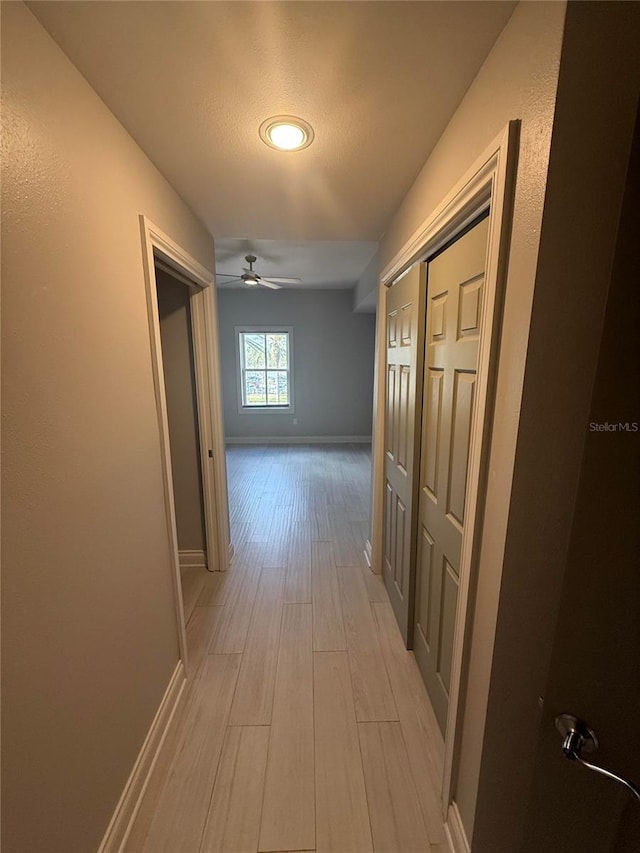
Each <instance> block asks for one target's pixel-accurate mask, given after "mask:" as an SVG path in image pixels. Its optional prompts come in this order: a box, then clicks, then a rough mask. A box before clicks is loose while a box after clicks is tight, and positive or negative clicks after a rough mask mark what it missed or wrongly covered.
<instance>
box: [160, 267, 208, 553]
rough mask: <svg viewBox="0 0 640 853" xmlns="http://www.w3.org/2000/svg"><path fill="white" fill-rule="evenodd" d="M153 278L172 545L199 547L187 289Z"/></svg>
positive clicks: (202, 536) (165, 276)
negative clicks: (166, 426) (174, 541)
mask: <svg viewBox="0 0 640 853" xmlns="http://www.w3.org/2000/svg"><path fill="white" fill-rule="evenodd" d="M156 282H157V285H158V311H159V314H160V337H161V339H162V366H163V368H164V386H165V391H166V395H167V419H168V421H169V444H170V449H171V473H172V476H173V494H174V498H175V506H176V525H177V528H178V548H179V549H180V550H181V551H185V550H187V551H204V550H205V549H206V544H205V543H206V538H205V532H204V509H203V504H202V471H201V465H200V447H199V437H198V409H197V406H198V403H197V397H196V386H195V371H194V361H193V346H192V343H191V311H190V308H189V288H188V287H187V286H186V285H185V284H181V283H180V282H179V281H176V280H175V279H174V278H172V277H171V276H170V275H168V274H167V273H166V272H163V271H162V270H158V269H156Z"/></svg>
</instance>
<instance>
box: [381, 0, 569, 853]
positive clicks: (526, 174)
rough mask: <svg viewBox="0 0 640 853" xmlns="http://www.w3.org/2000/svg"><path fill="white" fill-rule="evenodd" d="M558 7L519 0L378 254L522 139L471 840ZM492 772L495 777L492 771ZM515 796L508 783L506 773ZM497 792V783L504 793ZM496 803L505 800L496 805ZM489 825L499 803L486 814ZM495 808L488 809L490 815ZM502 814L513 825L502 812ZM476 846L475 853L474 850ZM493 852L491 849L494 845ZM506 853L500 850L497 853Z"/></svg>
mask: <svg viewBox="0 0 640 853" xmlns="http://www.w3.org/2000/svg"><path fill="white" fill-rule="evenodd" d="M565 8H566V7H565V4H564V3H560V2H558V3H554V2H551V3H544V2H543V3H520V4H519V5H518V6H517V7H516V9H515V11H514V13H513V15H512V16H511V18H510V20H509V22H508V23H507V25H506V27H505V28H504V30H503V31H502V33H501V35H500V36H499V38H498V39H497V41H496V43H495V45H494V47H493V49H492V50H491V52H490V54H489V55H488V57H487V59H486V60H485V62H484V64H483V66H482V68H481V69H480V71H479V72H478V75H477V77H476V79H475V80H474V81H473V83H472V85H471V86H470V88H469V90H468V91H467V93H466V95H465V97H464V99H463V100H462V102H461V104H460V106H459V107H458V109H457V111H456V112H455V114H454V115H453V117H452V119H451V121H450V122H449V125H448V126H447V128H446V130H445V132H444V133H443V135H442V136H441V138H440V140H439V141H438V144H437V145H436V147H435V148H434V150H433V152H432V154H431V155H430V157H429V159H428V160H427V162H426V163H425V165H424V167H423V169H422V171H421V172H420V174H419V175H418V177H417V178H416V181H415V182H414V184H413V186H412V187H411V189H410V190H409V192H408V194H407V196H406V197H405V199H404V200H403V202H402V204H401V206H400V208H399V209H398V211H397V212H396V214H395V216H394V218H393V220H392V221H391V223H390V225H389V227H388V228H387V231H386V233H385V235H384V237H383V238H382V240H381V247H380V266H381V269H384V268H385V267H386V266H387V265H388V264H389V262H390V261H391V259H392V258H393V257H394V255H396V254H397V253H398V252H399V251H400V249H401V248H402V246H403V245H404V244H405V243H406V242H407V241H408V240H409V239H410V238H411V236H412V235H413V234H414V232H415V231H416V230H417V229H418V228H419V227H420V225H421V223H422V222H423V221H424V220H425V219H426V218H427V217H428V216H429V215H430V213H432V212H433V211H434V209H435V208H436V207H437V206H438V204H440V202H441V201H442V200H443V199H444V198H445V196H446V195H447V194H448V193H449V192H450V190H451V189H452V188H453V187H454V186H455V185H456V183H457V182H458V181H459V180H460V179H461V178H462V177H463V176H464V174H465V172H467V170H468V169H469V168H470V167H471V166H472V165H473V163H474V161H475V160H476V159H477V158H478V157H479V156H480V155H481V154H482V152H483V151H484V149H485V148H486V147H487V146H488V145H489V144H490V143H491V142H492V140H493V139H494V138H495V137H496V136H497V135H498V134H499V133H500V132H501V131H502V130H503V129H504V127H505V126H506V124H507V122H508V121H510V120H511V119H520V122H521V125H520V141H519V152H518V165H517V176H516V187H515V197H514V215H513V228H512V234H511V245H510V249H509V265H508V271H507V282H508V283H507V287H506V294H505V300H504V309H503V310H504V313H503V329H502V338H501V343H500V353H499V371H498V377H497V388H496V405H495V414H494V422H493V437H492V442H491V448H490V459H489V479H490V487H489V490H488V495H487V501H486V509H485V517H484V533H483V538H482V544H481V565H480V568H479V570H478V577H479V582H478V589H477V593H476V606H475V610H474V614H473V618H474V622H473V638H472V646H471V653H470V661H469V667H470V669H469V675H468V683H469V684H470V685H471V686H470V688H469V690H468V691H467V696H466V705H465V708H464V735H463V740H462V748H461V754H460V762H459V770H458V782H457V784H456V785H455V786H454V794H455V799H456V802H457V803H458V807H459V810H460V814H461V818H462V822H463V825H464V827H465V830H466V832H467V835H468V837H469V839H471V838H472V837H473V834H474V824H475V819H476V800H477V793H478V784H479V776H480V765H481V758H482V750H483V732H484V724H485V715H486V708H487V698H488V690H489V678H490V674H491V664H492V655H493V636H494V630H495V622H496V618H497V610H498V595H499V590H500V573H501V569H502V563H503V557H504V545H505V536H506V526H507V519H508V511H509V502H510V494H511V472H512V470H513V464H514V457H515V448H516V440H517V435H518V418H519V412H520V401H521V395H522V387H523V381H524V365H525V358H526V354H527V335H528V329H529V321H530V316H531V306H532V300H533V291H534V284H535V277H536V268H537V260H538V249H539V242H540V229H541V223H542V214H543V206H544V200H545V188H546V180H547V169H548V158H549V151H550V145H551V135H552V126H553V119H554V110H555V103H556V92H557V85H558V70H559V62H560V51H561V45H562V39H563V28H564V20H565ZM494 772H498V773H499V772H500V771H499V769H498V768H496V767H494ZM505 779H506V780H507V782H508V787H509V790H508V791H507V790H505V791H503V798H506V797H508V796H509V795H510V794H514V788H515V787H517V786H514V785H513V784H512V781H513V780H512V777H511V776H506V777H505ZM503 787H504V786H503ZM502 802H503V803H504V802H505V800H504V799H503V801H502ZM489 809H490V811H489V813H488V814H489V815H491V817H492V818H495V814H496V813H497V806H496V804H495V803H493V806H490V807H489ZM491 809H493V810H491ZM500 811H501V812H504V813H505V815H509V817H508V818H507V817H505V818H504V822H506V823H508V822H509V821H511V820H512V821H513V822H514V823H515V822H516V821H517V819H518V817H519V814H518V813H517V812H516V810H515V809H514V810H513V811H512V813H510V811H509V807H508V806H506V805H504V806H503V807H501V808H500ZM474 849H475V848H474ZM494 849H495V850H496V851H497V849H498V848H497V847H495V848H494ZM505 849H508V847H507V848H505Z"/></svg>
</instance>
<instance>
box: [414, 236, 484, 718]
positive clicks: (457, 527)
mask: <svg viewBox="0 0 640 853" xmlns="http://www.w3.org/2000/svg"><path fill="white" fill-rule="evenodd" d="M488 233H489V220H488V219H483V220H482V221H481V222H479V223H478V224H477V225H476V226H475V227H474V228H472V229H471V230H470V231H468V232H467V233H466V234H464V236H462V237H461V238H460V239H459V240H457V241H456V242H455V243H454V244H453V245H451V246H450V247H449V248H448V249H446V250H445V251H444V252H443V253H442V254H441V255H439V256H438V257H437V258H435V260H433V261H431V262H430V263H429V264H428V268H427V274H428V283H427V299H426V301H427V332H426V340H427V343H426V356H425V373H424V377H425V381H424V392H423V401H424V402H423V404H424V412H423V416H422V443H421V447H422V458H421V463H420V492H419V506H418V518H419V520H418V529H419V538H420V542H421V543H422V547H421V548H419V549H418V555H417V568H416V594H417V600H418V604H417V607H416V615H415V623H416V631H415V646H414V648H415V654H416V659H417V661H418V665H419V667H420V671H421V673H422V676H423V678H424V680H425V684H426V685H427V690H428V692H429V697H430V699H431V703H432V705H433V707H434V710H435V713H436V717H437V719H438V724H439V725H440V728H441V729H442V732H443V734H444V731H445V726H446V719H447V710H448V702H449V688H450V681H451V661H452V654H453V638H454V634H455V625H456V611H457V606H458V588H459V577H460V554H461V550H462V536H463V533H464V524H465V494H466V488H467V470H468V462H469V442H470V437H471V423H472V419H473V407H474V395H475V388H476V365H477V361H478V349H479V343H480V335H479V329H480V318H481V315H482V299H483V294H484V267H485V256H486V247H487V237H488ZM425 543H426V544H425ZM427 544H428V547H426V545H427Z"/></svg>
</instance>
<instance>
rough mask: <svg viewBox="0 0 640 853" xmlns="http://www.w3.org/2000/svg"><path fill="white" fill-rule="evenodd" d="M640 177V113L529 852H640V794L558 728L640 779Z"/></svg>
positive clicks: (547, 705) (547, 699) (547, 704)
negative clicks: (574, 720) (572, 749)
mask: <svg viewBox="0 0 640 853" xmlns="http://www.w3.org/2000/svg"><path fill="white" fill-rule="evenodd" d="M639 185H640V113H638V118H637V120H636V130H635V136H634V142H633V149H632V155H631V162H630V168H629V172H628V174H627V184H626V192H625V198H624V203H623V207H622V218H621V220H620V227H619V229H618V244H617V247H616V254H615V260H614V265H613V274H612V282H611V286H610V290H609V298H608V302H607V311H606V315H605V321H604V327H603V333H602V339H601V342H600V354H599V359H598V369H597V373H596V379H595V383H594V389H593V395H592V402H591V412H590V414H589V420H588V423H585V425H584V428H585V432H586V440H585V449H584V454H583V458H582V470H581V475H580V485H579V488H578V495H577V500H576V507H575V512H574V517H573V526H572V531H571V540H570V544H569V550H568V554H567V563H566V571H565V578H564V589H563V599H562V603H561V606H560V613H559V617H558V623H557V628H556V635H555V639H554V645H553V654H552V659H551V667H550V672H549V678H548V682H547V686H546V690H545V695H544V709H543V713H542V718H541V723H540V733H539V735H540V736H539V740H538V749H537V755H536V777H535V782H534V786H533V797H532V802H531V809H530V815H529V825H528V828H527V832H526V840H525V844H524V850H525V851H526V853H539V851H540V850H545V851H546V850H549V851H558V853H632V851H633V853H637V851H638V850H640V801H638V800H637V799H635V798H634V797H633V795H632V794H631V793H630V792H629V791H627V790H626V789H625V788H624V787H623V786H622V785H621V784H620V783H619V782H616V781H615V780H613V779H611V778H606V777H603V776H601V775H599V774H598V773H595V772H594V771H591V770H588V769H586V768H584V767H581V766H579V764H578V763H577V762H576V761H567V759H566V758H565V757H564V755H563V753H562V749H561V744H562V740H561V736H560V735H559V734H558V732H557V731H556V727H555V718H556V717H557V716H558V715H560V714H565V713H569V714H573V715H574V716H576V717H579V718H581V719H582V720H584V722H585V723H587V724H588V725H589V727H591V728H592V729H593V730H594V732H595V734H596V736H597V738H598V740H599V748H598V749H597V750H596V751H595V752H593V753H591V754H587V755H585V758H587V759H588V760H589V761H590V762H591V763H593V764H596V765H600V766H601V767H604V768H605V769H607V770H610V771H612V772H614V773H617V774H621V775H623V776H625V777H627V778H628V779H629V780H630V781H632V782H635V784H636V785H639V786H640V561H639V555H640V524H639V523H638V520H639V519H640V488H639V484H638V471H640V438H639V437H640V384H638V382H637V381H636V377H637V376H638V373H640V354H639V349H640V346H639V341H640V339H639V338H638V327H639V326H640V300H638V272H637V271H638V265H639V263H640V252H639V250H638V221H639V220H640V194H639V193H638V186H639ZM630 380H631V381H630ZM599 425H600V426H599ZM602 425H607V427H605V426H602ZM534 743H535V740H534Z"/></svg>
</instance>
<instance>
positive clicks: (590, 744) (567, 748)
mask: <svg viewBox="0 0 640 853" xmlns="http://www.w3.org/2000/svg"><path fill="white" fill-rule="evenodd" d="M556 729H557V730H558V731H559V732H560V734H561V735H562V751H563V752H564V754H565V755H566V757H567V758H568V759H569V760H570V761H577V762H578V764H581V765H582V766H583V767H586V768H587V770H593V771H595V772H596V773H600V775H601V776H606V777H607V778H608V779H613V780H614V782H619V783H620V784H621V785H624V787H625V788H626V789H627V790H628V791H630V792H631V793H632V794H633V796H634V797H635V798H636V800H639V801H640V788H639V787H638V786H637V785H636V784H634V783H633V782H631V781H629V779H625V778H624V776H618V774H617V773H612V772H611V770H606V769H605V768H604V767H599V766H598V765H597V764H592V763H591V762H590V761H587V760H586V759H584V758H583V757H582V753H583V752H595V751H596V750H597V749H598V738H597V737H596V733H595V732H594V731H593V729H591V728H589V726H588V725H587V724H586V723H584V722H583V721H582V720H579V719H578V718H577V717H574V715H573V714H560V716H559V717H556Z"/></svg>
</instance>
